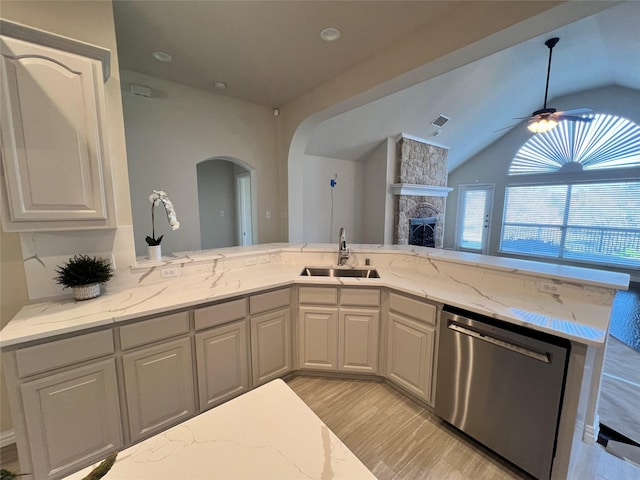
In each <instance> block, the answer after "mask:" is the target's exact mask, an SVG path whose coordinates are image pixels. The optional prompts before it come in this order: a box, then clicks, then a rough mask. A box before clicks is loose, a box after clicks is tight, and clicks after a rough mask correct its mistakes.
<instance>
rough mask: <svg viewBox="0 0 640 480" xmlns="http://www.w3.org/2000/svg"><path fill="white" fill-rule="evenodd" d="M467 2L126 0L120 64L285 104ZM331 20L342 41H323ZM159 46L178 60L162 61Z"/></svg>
mask: <svg viewBox="0 0 640 480" xmlns="http://www.w3.org/2000/svg"><path fill="white" fill-rule="evenodd" d="M463 5H464V2H458V1H453V2H441V1H437V2H432V1H388V0H387V1H344V0H341V1H295V0H288V1H264V0H262V1H239V0H235V1H211V0H209V1H175V0H174V1H138V0H126V1H115V2H114V4H113V10H114V17H115V24H116V36H117V42H118V60H119V63H120V68H123V69H126V70H133V71H136V72H141V73H145V74H147V75H151V76H154V77H158V78H163V79H165V80H171V81H174V82H179V83H183V84H186V85H191V86H193V87H197V88H201V89H204V90H210V91H213V92H216V93H222V94H224V95H229V96H232V97H236V98H241V99H244V100H248V101H250V102H254V103H258V104H261V105H266V106H271V107H278V106H282V105H284V104H285V103H287V102H288V101H290V100H293V99H294V98H297V97H299V96H300V95H302V94H304V93H306V92H308V91H310V90H311V89H313V88H314V87H316V86H318V85H321V84H322V83H325V82H327V81H328V80H330V79H332V78H334V77H336V76H337V75H339V74H340V73H342V72H344V71H346V70H348V69H350V68H351V67H353V66H354V65H356V64H358V63H360V62H362V61H364V60H366V59H367V58H369V57H371V56H373V55H374V54H376V53H377V52H379V51H380V50H382V49H384V48H385V47H388V46H389V45H392V44H394V43H396V42H398V41H399V40H401V39H402V38H404V37H406V36H408V35H410V34H411V33H413V32H414V31H416V30H419V29H421V28H422V27H424V26H425V25H428V24H429V23H430V22H433V21H437V19H438V18H440V17H443V16H446V15H448V14H449V13H450V12H452V11H454V10H455V9H457V8H460V7H461V6H463ZM328 26H332V27H337V28H339V29H340V30H341V31H342V37H341V38H340V40H339V41H337V42H333V43H327V42H324V41H323V40H321V39H320V31H321V30H322V29H323V28H325V27H328ZM157 50H160V51H164V52H167V53H169V54H171V55H172V56H173V58H174V61H173V62H171V63H164V64H163V63H161V62H158V61H156V60H154V59H153V58H152V57H151V52H153V51H157ZM215 81H224V82H226V83H227V85H228V88H227V90H225V91H224V92H220V91H218V90H215V89H214V88H213V83H214V82H215Z"/></svg>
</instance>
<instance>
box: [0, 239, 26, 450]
mask: <svg viewBox="0 0 640 480" xmlns="http://www.w3.org/2000/svg"><path fill="white" fill-rule="evenodd" d="M0 262H1V264H2V269H0V328H2V327H4V326H5V325H6V324H7V323H9V320H11V318H13V316H14V315H15V314H16V313H18V311H19V310H20V309H21V308H22V307H24V306H25V305H26V304H27V303H28V301H29V299H28V296H27V282H26V278H25V274H24V268H23V264H22V263H23V262H22V251H21V249H20V237H19V236H18V234H17V233H7V232H3V231H2V230H1V229H0ZM11 429H13V421H12V420H11V409H10V408H9V398H8V396H7V386H6V384H5V382H4V371H2V374H0V439H1V438H2V437H3V436H4V434H5V432H7V431H10V430H11Z"/></svg>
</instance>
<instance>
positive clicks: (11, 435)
mask: <svg viewBox="0 0 640 480" xmlns="http://www.w3.org/2000/svg"><path fill="white" fill-rule="evenodd" d="M12 443H16V432H15V431H13V430H7V431H5V432H0V448H2V447H6V446H7V445H11V444H12Z"/></svg>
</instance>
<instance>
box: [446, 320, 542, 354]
mask: <svg viewBox="0 0 640 480" xmlns="http://www.w3.org/2000/svg"><path fill="white" fill-rule="evenodd" d="M448 328H449V329H450V330H453V331H454V332H457V333H460V334H462V335H467V336H469V337H472V338H477V339H478V340H483V341H485V342H488V343H491V344H493V345H497V346H499V347H502V348H506V349H507V350H511V351H512V352H515V353H519V354H521V355H524V356H526V357H529V358H533V359H534V360H538V361H539V362H543V363H547V364H549V363H551V354H549V353H540V352H537V351H535V350H532V349H530V348H527V347H523V346H522V345H518V344H516V343H512V342H508V341H506V340H502V339H501V338H496V337H494V336H492V335H487V334H486V333H483V332H479V331H477V330H474V329H473V328H470V327H467V326H463V325H460V324H458V323H456V322H449V325H448Z"/></svg>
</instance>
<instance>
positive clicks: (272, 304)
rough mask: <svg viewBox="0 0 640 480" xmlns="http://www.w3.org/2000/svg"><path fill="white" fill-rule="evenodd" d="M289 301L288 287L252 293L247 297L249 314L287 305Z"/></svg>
mask: <svg viewBox="0 0 640 480" xmlns="http://www.w3.org/2000/svg"><path fill="white" fill-rule="evenodd" d="M290 302H291V294H290V291H289V289H288V288H283V289H281V290H275V291H273V292H267V293H260V294H258V295H252V296H251V298H249V310H250V311H251V315H255V314H256V313H262V312H267V311H269V310H275V309H276V308H280V307H288V306H289V303H290Z"/></svg>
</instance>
